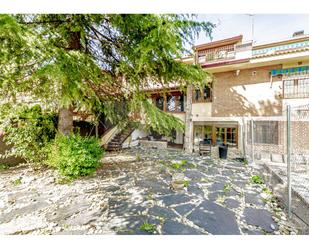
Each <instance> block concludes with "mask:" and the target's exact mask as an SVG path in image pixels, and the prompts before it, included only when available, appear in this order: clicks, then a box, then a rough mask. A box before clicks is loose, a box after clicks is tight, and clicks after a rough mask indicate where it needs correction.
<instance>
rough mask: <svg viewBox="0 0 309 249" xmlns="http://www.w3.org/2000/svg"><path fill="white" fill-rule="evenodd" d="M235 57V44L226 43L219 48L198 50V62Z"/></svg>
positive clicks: (203, 62)
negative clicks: (226, 44)
mask: <svg viewBox="0 0 309 249" xmlns="http://www.w3.org/2000/svg"><path fill="white" fill-rule="evenodd" d="M232 59H235V46H234V45H228V46H224V47H219V48H211V49H206V50H202V51H199V53H198V62H199V63H200V64H206V63H210V62H217V61H224V60H232Z"/></svg>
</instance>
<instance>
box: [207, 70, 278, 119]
mask: <svg viewBox="0 0 309 249" xmlns="http://www.w3.org/2000/svg"><path fill="white" fill-rule="evenodd" d="M277 68H281V66H280V65H277V66H267V67H259V68H252V69H241V70H240V71H239V74H238V75H237V74H236V70H233V71H230V72H223V73H215V74H214V76H215V81H214V84H213V102H212V116H213V117H232V116H277V115H281V114H282V100H281V96H280V94H281V93H282V90H281V86H282V81H281V79H280V78H274V79H273V84H271V83H270V73H269V72H270V70H271V69H277Z"/></svg>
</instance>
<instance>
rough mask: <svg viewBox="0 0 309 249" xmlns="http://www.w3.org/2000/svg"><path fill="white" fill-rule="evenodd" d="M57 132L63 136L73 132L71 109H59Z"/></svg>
mask: <svg viewBox="0 0 309 249" xmlns="http://www.w3.org/2000/svg"><path fill="white" fill-rule="evenodd" d="M58 131H59V132H60V133H61V134H63V135H66V136H67V135H69V134H70V133H71V132H72V131H73V108H72V107H69V108H60V110H59V121H58Z"/></svg>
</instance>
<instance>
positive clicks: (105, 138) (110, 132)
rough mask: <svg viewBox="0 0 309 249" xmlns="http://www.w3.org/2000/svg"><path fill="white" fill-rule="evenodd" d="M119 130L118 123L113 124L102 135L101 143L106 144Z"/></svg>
mask: <svg viewBox="0 0 309 249" xmlns="http://www.w3.org/2000/svg"><path fill="white" fill-rule="evenodd" d="M118 132H119V127H118V125H116V126H114V127H113V128H111V129H110V130H108V131H107V132H106V133H105V134H104V135H103V136H102V137H101V139H100V140H101V145H102V146H106V145H107V144H108V143H109V142H110V141H111V140H112V139H113V137H114V136H116V135H117V134H118Z"/></svg>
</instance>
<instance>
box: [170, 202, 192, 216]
mask: <svg viewBox="0 0 309 249" xmlns="http://www.w3.org/2000/svg"><path fill="white" fill-rule="evenodd" d="M195 207H196V206H195V205H193V204H184V205H179V206H177V207H175V210H176V211H177V213H179V214H180V215H185V214H187V213H189V212H190V211H191V210H193V209H194V208H195Z"/></svg>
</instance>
